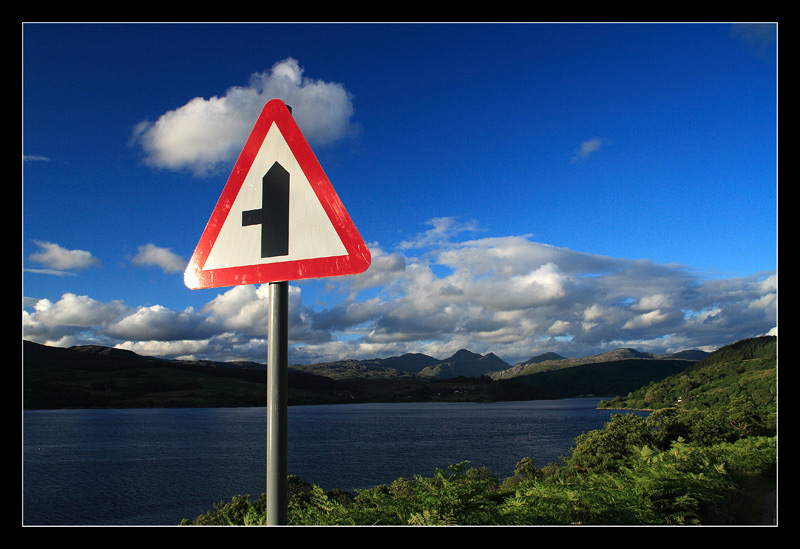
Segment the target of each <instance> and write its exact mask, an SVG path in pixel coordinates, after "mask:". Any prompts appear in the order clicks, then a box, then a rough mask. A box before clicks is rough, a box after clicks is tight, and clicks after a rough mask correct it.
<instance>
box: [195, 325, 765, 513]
mask: <svg viewBox="0 0 800 549" xmlns="http://www.w3.org/2000/svg"><path fill="white" fill-rule="evenodd" d="M775 347H776V342H775V340H774V338H767V339H764V338H758V339H757V340H747V341H745V342H740V343H739V344H735V345H734V346H729V347H727V348H725V349H722V350H721V352H719V354H717V355H716V356H714V355H712V356H709V357H708V359H706V360H704V361H701V362H702V363H700V362H699V363H697V365H696V366H695V367H693V368H692V369H691V370H692V371H691V372H687V373H686V374H678V375H677V376H674V378H673V379H672V380H671V381H669V382H659V383H656V384H650V385H648V387H650V389H649V390H653V387H656V386H657V387H658V388H659V389H661V388H663V389H664V394H665V395H666V396H665V397H664V399H663V402H664V403H666V402H670V403H671V404H670V405H669V406H661V407H659V409H658V410H656V411H654V412H653V413H652V414H650V415H649V416H648V417H646V418H643V417H639V416H636V415H633V414H627V413H618V414H613V415H612V416H611V420H610V421H609V422H608V423H607V424H606V425H605V427H604V428H603V429H600V430H596V431H590V432H588V433H584V434H582V435H581V436H579V437H578V438H576V440H575V446H574V448H573V449H572V452H571V455H569V456H567V457H564V458H562V460H561V463H559V464H547V465H545V466H544V467H537V466H535V465H534V463H533V462H532V460H530V459H528V458H526V459H523V460H522V461H520V462H519V463H518V465H517V469H516V471H515V473H514V475H513V476H512V477H509V478H507V479H505V480H503V481H502V482H501V481H498V480H497V479H496V478H495V477H493V476H492V474H491V473H490V472H489V471H487V470H486V469H483V468H481V469H476V468H472V467H470V466H469V464H468V463H466V462H464V463H459V464H455V465H453V466H451V467H449V468H448V469H446V470H437V471H435V472H434V474H433V476H431V477H422V476H416V477H414V478H413V479H405V478H400V479H397V480H395V481H394V482H393V483H391V484H389V485H380V486H376V487H374V488H370V489H368V490H362V491H358V492H357V493H356V494H351V493H349V492H344V491H341V490H333V491H330V492H324V491H323V490H322V489H321V488H319V487H318V486H315V485H312V484H309V483H307V482H304V481H302V480H301V479H299V478H297V477H290V478H289V492H290V499H289V523H290V524H294V525H301V524H303V525H446V524H460V525H566V524H586V525H594V524H603V525H633V524H636V525H684V524H708V525H711V524H714V525H747V524H761V523H762V521H763V509H764V496H765V494H766V493H767V492H769V491H771V490H774V488H775V485H776V476H777V473H776V470H777V432H776V420H775V418H776V399H775V393H776V390H777V387H776V386H775V377H774V370H775V367H776V352H775ZM770 371H771V372H772V374H770V373H769V372H770ZM759 372H760V373H759ZM687 378H688V382H687ZM765 380H766V381H765ZM770 380H771V381H770ZM643 391H644V393H643V394H647V391H648V389H647V388H644V389H643ZM676 391H677V392H676ZM637 395H638V392H636V393H635V394H634V393H632V394H631V395H629V399H615V400H614V401H612V403H613V404H614V405H616V406H618V407H628V408H633V407H635V406H634V405H636V404H639V403H640V399H639V397H638V396H637ZM678 396H680V397H681V403H683V402H687V404H685V405H683V404H680V405H676V402H677V401H678V398H677V397H678ZM655 402H656V400H655V399H654V398H650V399H649V400H648V403H649V404H653V403H655ZM689 403H690V404H691V405H690V404H689ZM264 508H265V497H264V495H261V496H260V497H258V498H256V499H255V500H253V499H251V498H250V497H249V496H237V497H236V498H234V499H233V500H232V501H231V502H229V503H224V502H220V503H219V504H217V505H215V506H214V510H213V511H211V512H209V513H207V514H205V515H201V516H199V517H197V518H196V519H194V520H184V521H183V523H182V524H185V525H220V524H262V523H263V522H264V516H265V510H264Z"/></svg>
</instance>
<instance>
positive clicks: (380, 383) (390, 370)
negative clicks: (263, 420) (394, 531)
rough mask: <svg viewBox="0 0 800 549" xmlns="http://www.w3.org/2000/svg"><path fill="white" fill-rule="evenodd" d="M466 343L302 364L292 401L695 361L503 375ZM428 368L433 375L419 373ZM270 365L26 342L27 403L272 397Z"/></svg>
mask: <svg viewBox="0 0 800 549" xmlns="http://www.w3.org/2000/svg"><path fill="white" fill-rule="evenodd" d="M460 351H462V352H457V353H455V354H453V355H451V356H450V357H447V358H446V359H444V360H438V359H435V358H433V357H428V356H427V355H423V354H407V355H401V356H399V357H389V358H387V359H370V360H345V361H339V362H335V363H324V364H316V365H311V366H300V365H293V366H290V367H289V371H288V383H289V402H290V404H293V405H294V404H342V403H363V402H432V401H442V402H455V401H458V402H498V401H515V400H541V399H555V398H569V397H577V396H587V395H606V396H608V395H620V394H628V393H629V392H630V391H632V390H636V389H638V388H639V387H641V386H642V385H644V384H646V383H649V382H651V381H654V380H658V379H663V378H665V377H667V376H669V375H673V374H675V373H678V372H680V371H683V370H685V369H686V368H689V367H691V365H693V364H694V362H693V361H689V360H653V359H646V358H645V359H642V358H639V359H626V360H616V361H614V360H612V361H608V362H605V363H597V364H585V365H579V366H575V367H573V368H569V367H567V368H561V369H554V370H551V371H544V372H540V373H537V374H535V375H524V376H516V377H514V378H510V379H500V380H496V381H495V380H492V379H491V378H490V377H489V376H487V375H485V374H483V373H482V372H483V371H485V370H492V369H495V368H504V367H507V366H508V363H506V362H504V361H502V359H500V358H499V357H497V356H496V355H494V354H493V353H487V354H485V355H478V354H477V353H472V352H471V351H467V350H466V349H464V350H460ZM432 366H433V368H432ZM403 368H406V369H407V370H412V371H407V370H404V369H403ZM426 368H428V371H427V372H426V373H425V375H419V373H414V372H413V371H416V372H422V371H424V370H425V369H426ZM474 368H479V369H478V370H477V371H475V370H473V369H474ZM480 368H482V370H481V369H480ZM506 369H507V368H506ZM266 370H267V367H266V365H264V364H260V363H255V362H246V361H238V362H214V361H209V360H172V359H164V358H154V357H147V356H140V355H137V354H136V353H134V352H131V351H127V350H122V349H113V348H109V347H100V346H79V347H74V348H59V347H50V346H45V345H41V344H38V343H33V342H29V341H23V403H24V407H25V408H26V409H52V408H142V407H148V408H153V407H155V408H168V407H184V408H192V407H232V406H233V407H240V406H265V405H266V390H265V386H266ZM466 374H470V375H466Z"/></svg>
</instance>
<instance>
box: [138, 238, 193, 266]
mask: <svg viewBox="0 0 800 549" xmlns="http://www.w3.org/2000/svg"><path fill="white" fill-rule="evenodd" d="M131 263H132V264H133V265H137V266H140V267H158V268H159V269H161V270H162V271H164V272H165V273H167V274H172V273H180V272H183V270H184V269H186V260H185V259H183V258H182V257H181V256H179V255H178V254H176V253H174V252H173V251H172V250H170V249H169V248H160V247H158V246H156V245H155V244H152V243H149V244H145V245H144V246H139V252H138V253H137V254H136V255H135V256H134V258H133V259H132V260H131Z"/></svg>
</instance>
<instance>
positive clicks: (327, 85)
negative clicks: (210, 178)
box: [132, 58, 355, 175]
mask: <svg viewBox="0 0 800 549" xmlns="http://www.w3.org/2000/svg"><path fill="white" fill-rule="evenodd" d="M303 73H304V69H303V68H302V67H301V66H300V64H299V63H298V61H297V60H296V59H293V58H287V59H285V60H283V61H280V62H278V63H276V64H275V65H273V67H272V69H271V70H270V71H265V72H261V73H254V74H252V75H251V76H250V80H249V82H248V84H247V85H246V86H234V87H231V88H229V89H228V90H227V91H226V92H225V94H224V95H222V96H214V97H210V98H208V99H205V98H202V97H195V98H193V99H191V100H190V101H189V102H188V103H186V104H185V105H183V106H181V107H178V108H176V109H174V110H171V111H169V112H166V113H164V114H162V115H161V116H159V118H158V119H157V120H156V121H155V122H149V121H143V122H140V123H139V124H137V126H136V128H135V129H134V132H133V138H132V141H133V142H134V143H135V144H137V145H139V146H140V147H141V148H142V151H143V152H144V154H145V160H146V162H147V163H148V164H150V165H152V166H155V167H159V168H166V169H170V170H182V169H188V170H190V171H192V172H193V173H195V174H197V175H203V174H208V173H214V172H215V171H216V170H217V169H218V168H219V167H221V166H225V165H226V164H228V163H230V162H231V161H233V160H235V158H236V156H237V155H238V153H239V151H240V150H241V148H242V146H243V145H244V142H245V141H246V140H247V136H248V135H249V133H250V130H251V129H252V128H253V124H254V123H255V121H256V119H257V118H258V115H259V113H260V112H261V109H262V107H263V106H264V104H265V103H266V102H267V101H269V100H270V99H273V98H279V99H282V100H283V101H284V102H285V103H286V104H287V105H289V106H291V107H292V114H293V116H294V118H295V120H296V121H297V124H298V126H299V127H300V129H301V130H302V132H303V135H304V136H305V137H306V139H308V141H309V142H311V143H314V144H318V145H325V144H329V143H332V142H334V141H337V140H339V139H341V138H343V137H345V136H347V135H350V134H352V133H354V131H355V128H354V126H353V124H352V123H351V117H352V115H353V103H352V97H351V95H350V94H349V93H348V92H347V90H346V89H345V88H344V86H343V85H342V84H339V83H335V82H323V81H321V80H315V79H312V78H307V77H305V76H304V75H303Z"/></svg>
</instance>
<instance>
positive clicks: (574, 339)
mask: <svg viewBox="0 0 800 549" xmlns="http://www.w3.org/2000/svg"><path fill="white" fill-rule="evenodd" d="M458 227H461V228H462V229H464V228H465V227H467V225H463V224H459V222H457V221H456V220H444V219H439V220H437V221H435V222H432V223H431V228H430V229H429V230H428V231H425V232H423V233H421V234H420V235H419V236H418V237H417V238H415V239H410V240H409V241H408V242H407V243H405V244H404V245H401V246H398V247H397V249H395V250H390V251H387V250H383V249H381V248H380V247H379V246H376V247H375V248H373V249H374V250H375V254H374V257H375V258H376V259H377V261H375V262H374V263H373V266H372V267H370V269H368V270H367V271H366V272H365V273H362V274H359V275H354V276H350V277H336V278H334V279H331V280H330V281H329V282H326V284H329V285H331V286H340V287H341V288H340V290H342V291H340V292H333V293H337V294H338V295H344V296H345V297H344V298H343V299H341V300H340V301H338V302H337V301H335V300H331V303H330V304H327V303H326V304H325V305H319V304H316V303H307V301H308V300H307V298H305V296H304V295H303V289H302V288H304V287H305V286H303V287H302V288H301V285H295V284H290V286H289V289H290V292H289V323H290V324H289V338H290V361H291V362H298V363H309V362H320V361H325V360H339V359H345V358H374V357H379V356H392V355H398V354H402V353H407V352H422V353H426V354H429V355H431V356H435V357H439V358H444V357H445V356H449V355H450V354H452V353H453V352H455V351H457V350H458V349H460V348H467V349H470V350H471V351H473V352H477V353H481V354H485V353H487V352H494V353H495V354H497V355H498V356H500V357H502V358H503V359H505V360H506V361H508V362H510V363H512V364H513V363H515V362H518V361H522V360H527V359H528V358H530V357H532V356H535V355H537V354H541V353H544V352H548V351H554V352H558V353H559V354H562V355H563V356H586V355H589V354H595V353H600V352H603V351H606V350H610V349H613V348H617V347H634V348H637V349H639V350H642V351H650V352H656V353H667V352H675V351H680V350H684V349H692V348H701V349H706V350H713V349H714V348H716V347H718V346H721V345H725V344H728V343H732V342H734V341H737V340H739V339H743V338H747V337H754V336H758V335H763V334H766V333H768V332H769V331H770V330H773V329H774V328H775V326H777V275H776V273H774V272H765V273H755V274H753V275H751V276H749V277H737V278H719V279H706V278H701V277H698V276H695V275H693V274H692V273H691V272H689V271H687V270H685V269H683V268H681V267H678V266H674V265H659V264H656V263H654V262H652V261H648V260H641V259H624V258H614V257H607V256H599V255H593V254H587V253H584V252H577V251H573V250H569V249H566V248H558V247H554V246H549V245H546V244H542V243H539V242H535V241H534V240H532V239H531V238H530V237H529V236H509V237H492V238H480V239H472V240H459V239H458V238H456V237H457V236H458V235H462V236H463V234H464V231H462V230H458V229H457V228H458ZM470 232H471V231H470ZM434 234H437V235H439V238H438V239H437V238H434V237H433V235H434ZM410 242H416V243H417V244H416V245H415V246H418V245H420V244H421V243H425V247H424V248H417V247H413V246H409V245H408V244H409V243H410ZM268 308H269V286H268V285H262V286H255V285H248V286H236V287H233V288H230V289H227V290H225V291H224V292H222V293H220V294H218V295H217V296H216V297H214V298H213V299H211V300H210V301H209V302H208V303H207V304H206V305H205V306H204V307H202V308H201V309H200V310H197V311H195V310H192V309H187V310H183V311H172V310H169V309H167V308H165V307H161V306H151V307H128V306H125V305H123V304H121V303H117V302H112V303H99V302H97V301H95V300H92V299H91V298H89V297H88V296H76V295H72V294H65V295H64V296H63V297H62V299H61V300H60V301H58V302H56V303H51V302H49V301H48V300H39V301H36V300H34V301H33V302H32V306H28V307H26V309H28V310H26V311H24V312H23V330H24V336H25V337H26V338H28V339H33V340H34V341H40V342H49V343H51V344H74V342H75V341H79V340H81V338H84V339H83V340H85V339H86V338H90V339H92V340H93V341H96V342H100V341H102V342H105V344H110V345H116V346H119V347H121V348H127V349H131V350H134V351H136V352H141V353H142V354H151V355H156V356H170V357H189V356H192V357H201V358H203V357H205V358H214V359H218V360H225V359H237V360H244V359H249V360H256V361H259V362H264V361H265V360H266V358H265V357H266V338H267V318H268Z"/></svg>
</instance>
